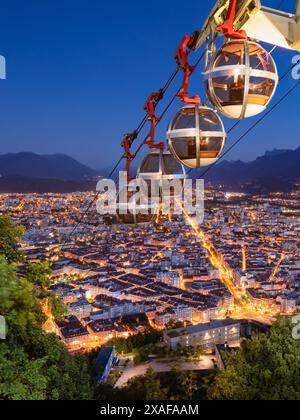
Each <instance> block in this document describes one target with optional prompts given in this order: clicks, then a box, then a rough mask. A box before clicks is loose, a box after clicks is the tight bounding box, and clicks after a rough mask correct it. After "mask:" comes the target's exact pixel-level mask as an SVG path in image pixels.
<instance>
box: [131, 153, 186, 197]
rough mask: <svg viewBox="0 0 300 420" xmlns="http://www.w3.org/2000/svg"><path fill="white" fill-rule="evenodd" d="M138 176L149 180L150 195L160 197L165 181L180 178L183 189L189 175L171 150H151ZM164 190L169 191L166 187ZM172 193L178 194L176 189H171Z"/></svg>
mask: <svg viewBox="0 0 300 420" xmlns="http://www.w3.org/2000/svg"><path fill="white" fill-rule="evenodd" d="M138 178H141V179H143V180H145V181H146V182H147V185H148V195H149V196H152V197H153V198H158V197H160V196H161V194H162V188H163V187H164V182H165V181H176V180H178V181H179V183H180V184H179V185H180V186H181V190H182V188H183V186H184V180H185V179H186V178H187V175H186V171H185V168H184V166H183V165H182V164H181V163H179V162H178V161H177V160H176V159H175V158H174V157H173V155H172V154H171V153H170V152H165V151H162V150H161V151H154V152H151V153H149V154H148V155H147V156H146V157H145V158H144V160H143V161H142V164H141V166H140V168H139V171H138ZM165 186H167V182H166V183H165ZM153 187H154V188H153ZM164 192H165V193H166V194H167V193H168V192H167V189H166V187H165V188H164ZM170 194H171V195H176V191H175V190H170Z"/></svg>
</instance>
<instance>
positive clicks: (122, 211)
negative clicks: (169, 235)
mask: <svg viewBox="0 0 300 420" xmlns="http://www.w3.org/2000/svg"><path fill="white" fill-rule="evenodd" d="M136 193H137V191H127V193H126V192H125V194H124V197H125V200H124V199H123V198H121V195H119V196H118V202H117V213H116V223H120V224H124V225H127V226H133V227H134V226H137V225H141V226H143V225H149V224H150V223H151V222H152V221H153V220H154V218H155V216H156V213H157V210H156V209H157V206H156V204H155V203H149V202H148V197H145V196H144V199H143V200H135V199H134V196H135V194H136Z"/></svg>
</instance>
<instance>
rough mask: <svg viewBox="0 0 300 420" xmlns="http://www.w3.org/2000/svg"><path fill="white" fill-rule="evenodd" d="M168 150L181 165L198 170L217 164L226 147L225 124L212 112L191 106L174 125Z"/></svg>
mask: <svg viewBox="0 0 300 420" xmlns="http://www.w3.org/2000/svg"><path fill="white" fill-rule="evenodd" d="M167 135H168V140H169V149H170V151H171V152H172V154H173V156H174V157H175V159H176V160H177V161H179V162H180V163H181V164H183V165H185V166H188V167H189V168H199V167H202V166H207V165H211V164H213V163H215V162H216V161H217V159H218V158H219V157H220V155H221V153H222V151H223V149H224V145H225V143H226V132H225V128H224V125H223V122H222V120H221V119H220V117H219V116H218V114H217V113H216V112H215V111H214V110H213V109H211V108H207V107H203V106H198V105H196V106H194V105H189V106H186V107H184V108H182V109H181V110H180V111H179V112H178V113H177V114H176V116H175V117H174V119H173V120H172V121H171V123H170V126H169V130H168V133H167Z"/></svg>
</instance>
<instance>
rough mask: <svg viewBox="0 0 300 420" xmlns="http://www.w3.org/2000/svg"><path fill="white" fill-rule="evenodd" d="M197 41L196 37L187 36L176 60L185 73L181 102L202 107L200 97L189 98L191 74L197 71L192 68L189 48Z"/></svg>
mask: <svg viewBox="0 0 300 420" xmlns="http://www.w3.org/2000/svg"><path fill="white" fill-rule="evenodd" d="M194 40H195V36H194V35H193V36H189V35H186V36H185V37H184V38H183V39H182V41H181V43H180V45H179V47H178V49H177V51H176V53H175V55H174V58H175V60H176V62H177V64H178V66H179V67H181V68H182V70H183V71H184V76H183V81H182V87H181V91H180V93H178V96H179V98H181V101H182V102H183V103H185V104H195V105H200V103H201V100H200V97H199V96H193V97H189V94H188V91H189V82H190V76H191V74H192V73H193V72H194V71H195V70H196V66H191V65H190V64H189V58H188V50H187V49H188V47H192V45H193V43H194Z"/></svg>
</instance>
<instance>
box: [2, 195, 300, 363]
mask: <svg viewBox="0 0 300 420" xmlns="http://www.w3.org/2000/svg"><path fill="white" fill-rule="evenodd" d="M299 195H300V193H299V192H298V191H295V192H292V193H290V194H283V193H275V194H270V195H257V196H247V195H246V194H243V193H232V192H228V193H224V192H222V191H220V192H216V191H215V190H213V189H208V190H207V191H206V209H205V220H204V223H203V225H201V226H199V225H198V224H197V223H196V222H195V221H194V220H193V219H192V218H190V217H189V216H188V215H184V216H182V217H178V216H173V217H172V218H170V217H168V218H164V217H161V218H159V220H156V223H155V224H153V225H148V226H142V227H135V228H131V227H128V226H124V225H108V224H105V223H104V221H103V220H102V219H101V218H100V219H99V217H100V216H95V215H94V219H95V217H96V218H97V223H89V224H87V223H83V224H82V225H81V226H80V227H79V228H78V229H77V231H76V233H75V236H74V237H72V241H71V240H69V243H68V242H67V243H66V238H68V237H69V236H68V235H69V234H70V232H72V230H73V229H74V226H75V225H76V222H77V220H78V217H79V215H80V214H81V213H82V212H83V211H84V208H85V206H86V203H87V202H88V200H89V199H90V197H91V194H90V193H76V194H40V195H39V194H28V195H20V194H2V195H1V205H0V212H1V213H9V214H11V215H12V217H13V220H14V222H15V223H16V224H18V225H23V226H24V227H25V228H26V233H25V235H24V236H23V238H22V250H23V251H24V252H25V253H26V257H27V258H28V259H29V260H30V261H32V262H34V261H39V260H42V261H43V260H49V261H50V262H51V270H52V274H51V278H52V285H51V286H50V290H51V292H54V293H55V294H56V296H57V297H58V298H59V299H60V300H61V302H63V303H64V304H65V305H66V308H67V312H68V315H67V317H66V318H65V320H63V321H60V322H55V320H54V317H53V316H52V314H51V312H50V311H49V309H48V308H47V305H45V304H44V305H43V302H41V303H42V305H43V308H44V312H45V314H46V315H47V322H46V323H45V324H44V327H43V328H44V330H45V331H46V332H54V333H55V334H57V335H58V336H59V337H60V339H61V340H62V341H63V343H64V344H65V345H66V347H67V348H68V350H69V352H71V353H76V352H89V351H91V350H93V349H100V348H101V347H103V346H104V348H105V345H106V344H107V343H109V342H111V341H112V340H113V339H115V338H128V337H130V336H132V335H135V334H138V333H146V332H147V331H149V329H154V330H160V331H163V330H165V334H164V341H165V344H166V345H167V346H169V347H170V348H171V349H173V350H176V349H177V348H178V346H179V345H183V346H186V340H188V343H189V345H191V344H190V341H189V340H192V338H193V337H196V338H194V340H195V342H193V341H191V342H192V343H194V344H192V345H194V346H201V347H202V348H204V349H205V350H206V352H207V354H211V355H212V357H211V359H210V362H211V363H212V362H214V364H216V360H217V359H216V356H214V355H215V346H216V345H230V346H239V342H240V334H241V331H242V326H243V325H245V322H249V321H253V322H257V323H259V324H262V325H271V324H272V323H273V322H274V321H275V320H276V319H277V318H278V316H280V315H281V316H290V315H293V314H297V313H300V265H299V250H298V241H299V230H300V224H299V213H300V208H299ZM98 219H99V220H98ZM178 322H179V323H182V327H183V326H185V328H178V329H177V330H176V329H173V330H171V332H169V330H168V326H170V325H175V324H176V323H178ZM227 328H229V329H228V332H227ZM216 329H217V331H223V329H225V330H226V331H225V334H223V335H222V334H221V335H220V336H215V335H214V334H210V333H211V332H212V331H215V330H216ZM203 331H205V332H206V334H205V335H203ZM207 332H208V335H207ZM195 334H196V336H195ZM119 356H120V355H119ZM206 362H207V360H206ZM214 364H212V367H213V366H214ZM205 367H207V365H206V364H204V368H205ZM125 371H126V369H125Z"/></svg>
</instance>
